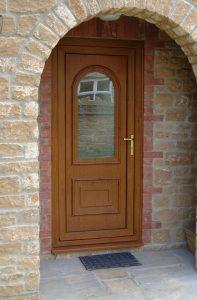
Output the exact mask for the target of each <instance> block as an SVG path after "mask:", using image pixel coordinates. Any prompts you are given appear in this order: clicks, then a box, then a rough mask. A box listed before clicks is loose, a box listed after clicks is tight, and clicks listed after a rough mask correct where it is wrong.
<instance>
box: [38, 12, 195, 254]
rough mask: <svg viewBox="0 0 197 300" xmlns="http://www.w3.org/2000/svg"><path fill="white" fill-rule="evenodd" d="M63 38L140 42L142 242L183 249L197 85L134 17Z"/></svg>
mask: <svg viewBox="0 0 197 300" xmlns="http://www.w3.org/2000/svg"><path fill="white" fill-rule="evenodd" d="M128 25H129V28H128V27H127V26H128ZM68 35H69V36H84V37H99V38H106V37H107V38H113V39H131V40H143V41H144V42H145V74H144V77H145V95H144V187H143V242H144V243H145V245H146V247H149V248H150V247H151V248H161V247H163V248H168V247H175V246H181V245H185V235H184V228H185V227H190V226H191V225H194V219H195V205H196V202H195V201H196V197H195V178H196V171H195V167H194V166H195V164H194V158H195V151H196V149H197V138H196V136H195V129H196V123H195V122H196V121H197V120H196V112H195V109H196V105H197V102H196V101H197V99H196V84H195V78H194V75H193V72H192V69H191V66H190V64H189V62H188V60H187V58H186V56H185V55H184V53H183V52H182V51H181V49H180V47H178V46H177V45H176V43H175V42H174V41H173V40H172V39H171V38H169V37H168V36H167V35H166V34H165V33H164V32H162V31H159V30H158V29H157V28H156V27H155V26H154V25H152V24H149V23H147V22H145V21H142V20H139V19H137V18H129V17H121V18H120V19H119V20H118V21H116V22H109V23H106V22H102V21H100V20H99V19H93V20H91V21H88V22H86V23H83V24H82V25H80V26H78V27H76V28H75V29H73V30H71V31H70V32H69V33H68ZM50 68H51V61H50V59H49V60H48V62H47V65H46V67H45V70H44V72H43V75H42V81H41V85H40V96H41V115H40V117H39V118H40V120H41V126H40V130H41V131H40V138H41V144H42V143H43V141H44V142H45V146H44V148H43V146H41V148H40V150H41V153H40V159H41V192H40V201H41V208H42V213H41V247H42V252H43V253H46V252H50V251H51V208H50V205H51V197H50V195H51V192H50V147H51V144H50V139H49V137H50V130H51V124H50V103H51V75H52V74H51V71H50V70H51V69H50ZM45 106H46V111H45ZM43 120H44V124H45V125H43ZM46 160H47V161H46ZM172 220H173V221H172Z"/></svg>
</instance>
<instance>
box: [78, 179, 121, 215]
mask: <svg viewBox="0 0 197 300" xmlns="http://www.w3.org/2000/svg"><path fill="white" fill-rule="evenodd" d="M119 192H120V191H119V180H118V179H102V180H101V179H100V180H93V178H91V179H89V180H73V201H72V202H73V211H72V216H73V217H74V216H86V215H97V214H102V213H104V214H111V213H118V212H119Z"/></svg>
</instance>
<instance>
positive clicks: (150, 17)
mask: <svg viewBox="0 0 197 300" xmlns="http://www.w3.org/2000/svg"><path fill="white" fill-rule="evenodd" d="M193 3H194V1H192V0H187V1H183V0H165V1H164V0H142V1H137V0H114V1H106V0H92V1H87V0H65V1H63V0H42V1H40V0H28V1H21V0H9V1H7V5H6V1H0V10H2V15H3V17H5V23H4V26H6V24H8V23H9V24H11V23H10V22H11V21H10V20H11V17H12V16H13V15H14V18H15V19H17V20H18V22H19V23H18V25H17V26H18V31H17V32H16V31H14V29H13V30H11V29H10V27H7V29H6V30H7V31H5V33H4V34H3V37H2V41H1V42H2V43H1V45H0V60H1V61H0V64H1V72H3V75H2V76H1V77H0V85H1V93H0V97H1V99H2V98H3V97H4V98H6V99H9V104H10V105H12V109H13V110H10V108H9V107H8V104H5V108H4V111H5V112H6V113H5V114H7V119H5V120H3V122H2V128H1V129H2V130H1V140H2V141H3V142H4V141H5V143H7V144H6V145H5V144H4V145H3V148H2V152H3V151H4V152H5V153H6V155H7V156H6V155H5V160H4V158H3V160H2V161H3V163H4V162H5V163H6V166H7V164H10V165H9V172H10V173H9V172H8V173H9V174H11V175H10V176H8V175H6V176H5V175H4V173H5V172H2V174H1V176H2V178H1V184H2V186H3V188H4V193H5V199H4V200H3V201H5V204H4V203H3V204H2V206H5V208H8V207H15V208H17V209H19V211H17V214H18V216H17V218H18V219H17V220H19V221H18V222H19V225H18V223H15V225H14V226H12V227H11V228H8V227H7V225H5V229H4V228H3V229H2V233H1V235H2V240H3V243H4V244H5V248H4V251H6V252H7V253H8V255H9V253H11V256H12V257H11V259H12V260H11V263H12V265H14V268H15V270H16V272H17V270H18V269H17V268H18V267H19V270H21V269H22V270H25V272H27V270H28V272H27V273H28V274H26V276H25V278H24V279H23V284H21V285H19V286H16V284H13V285H12V282H11V279H10V281H9V279H8V280H7V283H6V284H5V288H4V290H3V292H2V295H3V296H6V295H14V296H18V295H24V299H25V297H26V296H25V294H28V295H30V294H32V295H33V296H35V299H37V298H36V297H37V294H38V290H39V265H38V261H39V234H38V228H39V221H38V214H39V208H38V207H39V199H38V193H37V190H38V187H39V184H38V163H37V161H38V159H37V156H38V146H37V140H38V130H37V120H36V119H37V115H38V104H37V101H38V87H39V82H40V76H41V74H42V71H43V67H44V63H45V61H46V59H47V58H48V57H49V55H50V53H51V51H52V49H53V48H54V47H55V45H56V44H57V42H58V41H59V40H60V39H61V37H62V36H64V35H65V34H66V33H67V32H68V31H69V30H70V29H71V28H73V27H75V26H77V25H78V24H80V23H81V22H84V21H86V20H88V19H90V18H93V17H95V16H99V15H101V14H104V13H121V14H125V15H128V16H134V17H138V18H142V19H144V20H146V21H148V22H151V23H154V24H155V25H156V26H157V27H158V28H160V29H162V30H164V31H165V32H166V33H167V34H168V35H169V36H170V37H172V38H173V39H174V40H175V41H176V43H177V44H178V45H180V46H181V48H182V50H183V51H184V53H185V54H186V56H187V57H188V59H189V61H190V63H191V64H192V67H193V70H194V73H195V76H196V77H197V56H196V54H197V43H196V41H197V27H196V26H195V25H196V18H197V10H196V7H195V5H194V4H193ZM6 18H7V19H6ZM25 18H26V19H25ZM8 19H9V22H8ZM30 19H31V21H32V24H33V25H32V26H29V27H28V26H26V27H25V30H24V24H27V23H28V21H30ZM6 22H7V23H6ZM20 22H23V27H22V26H21V25H20V24H21V23H20ZM25 22H26V23H25ZM20 28H21V29H20ZM20 30H21V31H20ZM22 30H23V31H22ZM10 58H14V59H13V60H12V59H11V60H9V59H10ZM16 61H17V63H16ZM12 64H13V65H12ZM1 74H2V73H1ZM17 101H21V102H20V103H21V104H20V106H17V103H18V102H17ZM6 105H7V107H6ZM14 110H15V112H14ZM20 110H21V111H22V113H23V114H22V117H21V115H20ZM14 114H15V115H14ZM13 116H14V120H12V119H10V118H12V117H13ZM12 141H13V144H12V145H11V146H9V143H11V142H12ZM9 153H11V155H12V156H13V157H14V155H15V154H16V161H17V160H18V159H19V160H20V161H19V163H18V164H16V165H14V164H13V162H14V160H13V159H12V160H11V161H9V158H8V156H9V155H10V154H9ZM10 193H11V194H12V196H10ZM19 193H20V195H18V194H19ZM13 194H15V196H14V197H13ZM29 208H33V211H31V213H30V212H28V209H29ZM20 218H21V220H23V221H20ZM27 218H28V219H29V220H31V222H30V224H29V223H28V222H27V224H26V223H25V222H26V221H25V220H27ZM20 222H21V223H20ZM23 223H25V226H24V225H23ZM21 224H22V225H21ZM23 226H24V227H25V228H23ZM13 242H14V246H13ZM1 249H2V248H1ZM5 261H6V260H5ZM7 261H8V262H9V258H7ZM7 261H6V262H5V263H6V264H9V263H8V262H7ZM13 272H14V271H13ZM6 286H7V288H6ZM3 293H4V294H3ZM22 297H23V296H21V298H22ZM32 299H33V298H32Z"/></svg>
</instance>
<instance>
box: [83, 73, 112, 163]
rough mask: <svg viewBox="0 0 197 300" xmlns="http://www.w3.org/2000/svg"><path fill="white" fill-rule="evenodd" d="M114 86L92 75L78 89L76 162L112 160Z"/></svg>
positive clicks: (106, 78)
mask: <svg viewBox="0 0 197 300" xmlns="http://www.w3.org/2000/svg"><path fill="white" fill-rule="evenodd" d="M114 102H115V101H114V85H113V82H112V80H111V79H110V78H109V77H107V76H106V75H105V74H102V73H99V72H91V73H88V74H87V75H86V76H84V77H83V78H82V79H81V80H80V82H79V85H78V149H77V152H78V158H100V157H103V158H104V157H113V156H114Z"/></svg>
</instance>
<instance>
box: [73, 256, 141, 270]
mask: <svg viewBox="0 0 197 300" xmlns="http://www.w3.org/2000/svg"><path fill="white" fill-rule="evenodd" d="M79 259H80V261H81V262H82V264H83V265H84V267H85V268H86V270H88V271H92V270H97V269H108V268H119V267H132V266H140V265H141V263H140V262H139V261H138V260H137V259H136V258H135V256H134V255H132V254H131V253H130V252H119V253H110V254H100V255H90V256H79Z"/></svg>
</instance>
